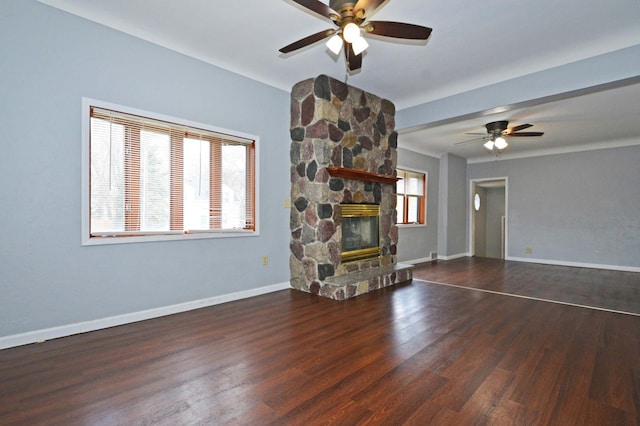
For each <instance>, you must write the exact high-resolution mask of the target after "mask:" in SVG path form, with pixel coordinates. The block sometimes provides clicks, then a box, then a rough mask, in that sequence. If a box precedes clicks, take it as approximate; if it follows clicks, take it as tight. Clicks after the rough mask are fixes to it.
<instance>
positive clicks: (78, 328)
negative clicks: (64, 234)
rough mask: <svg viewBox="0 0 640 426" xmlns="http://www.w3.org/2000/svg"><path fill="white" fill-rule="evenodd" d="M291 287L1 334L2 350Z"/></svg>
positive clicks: (0, 346) (269, 287)
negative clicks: (11, 333)
mask: <svg viewBox="0 0 640 426" xmlns="http://www.w3.org/2000/svg"><path fill="white" fill-rule="evenodd" d="M288 288H290V284H289V282H285V283H280V284H273V285H269V286H266V287H259V288H254V289H251V290H244V291H239V292H236V293H229V294H223V295H221V296H214V297H209V298H206V299H199V300H193V301H191V302H185V303H178V304H176V305H170V306H163V307H160V308H154V309H148V310H146V311H139V312H132V313H128V314H123V315H116V316H112V317H107V318H101V319H97V320H92V321H83V322H79V323H75V324H68V325H63V326H60V327H52V328H47V329H44V330H35V331H30V332H27V333H21V334H14V335H12V336H5V337H0V349H6V348H12V347H15V346H22V345H28V344H30V343H37V342H44V341H45V340H51V339H57V338H59V337H65V336H71V335H73V334H80V333H86V332H89V331H95V330H100V329H103V328H109V327H115V326H118V325H123V324H129V323H132V322H137V321H143V320H147V319H152V318H158V317H163V316H165V315H172V314H177V313H180V312H186V311H191V310H193V309H199V308H205V307H207V306H213V305H219V304H221V303H226V302H231V301H234V300H240V299H246V298H249V297H253V296H259V295H261V294H266V293H272V292H274V291H279V290H285V289H288Z"/></svg>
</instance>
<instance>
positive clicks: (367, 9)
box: [353, 0, 386, 18]
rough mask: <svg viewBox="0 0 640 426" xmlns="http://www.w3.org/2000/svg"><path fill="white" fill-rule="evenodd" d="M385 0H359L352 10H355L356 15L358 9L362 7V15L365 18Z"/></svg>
mask: <svg viewBox="0 0 640 426" xmlns="http://www.w3.org/2000/svg"><path fill="white" fill-rule="evenodd" d="M385 1H386V0H359V1H358V3H356V5H355V6H354V7H353V10H355V12H356V16H357V15H358V11H359V10H360V9H362V10H364V15H363V16H364V17H365V18H370V17H371V16H372V15H373V14H374V13H375V12H376V10H377V9H378V8H379V7H380V6H381V5H382V3H384V2H385Z"/></svg>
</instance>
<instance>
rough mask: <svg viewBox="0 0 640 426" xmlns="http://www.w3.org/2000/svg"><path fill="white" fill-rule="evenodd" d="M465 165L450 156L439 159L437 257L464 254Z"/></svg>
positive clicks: (453, 156)
mask: <svg viewBox="0 0 640 426" xmlns="http://www.w3.org/2000/svg"><path fill="white" fill-rule="evenodd" d="M466 166H467V162H466V160H465V159H464V158H462V157H458V156H457V155H454V154H444V155H443V156H442V157H440V182H439V183H440V187H439V194H438V195H439V198H438V203H439V205H438V217H439V218H440V219H439V224H438V256H439V257H444V258H449V257H459V256H463V255H465V254H466V253H467V248H466V247H467V245H466V236H467V231H466V229H467V228H466V226H468V225H467V223H466V222H467V221H466V218H467V195H466V194H467V179H466Z"/></svg>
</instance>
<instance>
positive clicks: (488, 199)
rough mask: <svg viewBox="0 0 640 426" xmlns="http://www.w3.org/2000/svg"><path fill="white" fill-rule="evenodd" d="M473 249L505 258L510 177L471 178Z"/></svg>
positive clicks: (470, 239) (470, 240) (471, 242)
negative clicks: (508, 183)
mask: <svg viewBox="0 0 640 426" xmlns="http://www.w3.org/2000/svg"><path fill="white" fill-rule="evenodd" d="M470 194H471V203H470V206H471V208H470V215H471V216H470V222H469V223H470V224H471V226H470V231H471V235H470V238H469V243H470V248H469V252H470V253H471V255H472V256H478V257H491V258H496V259H505V257H506V255H507V253H508V250H507V242H508V239H507V232H508V229H507V224H508V220H507V213H508V209H507V178H506V177H504V178H491V179H477V180H471V191H470Z"/></svg>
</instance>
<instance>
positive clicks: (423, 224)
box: [397, 223, 427, 229]
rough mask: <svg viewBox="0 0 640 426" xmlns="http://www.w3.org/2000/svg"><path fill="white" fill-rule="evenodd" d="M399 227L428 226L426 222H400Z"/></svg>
mask: <svg viewBox="0 0 640 426" xmlns="http://www.w3.org/2000/svg"><path fill="white" fill-rule="evenodd" d="M397 226H398V228H400V229H402V228H426V227H427V224H426V223H398V224H397Z"/></svg>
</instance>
